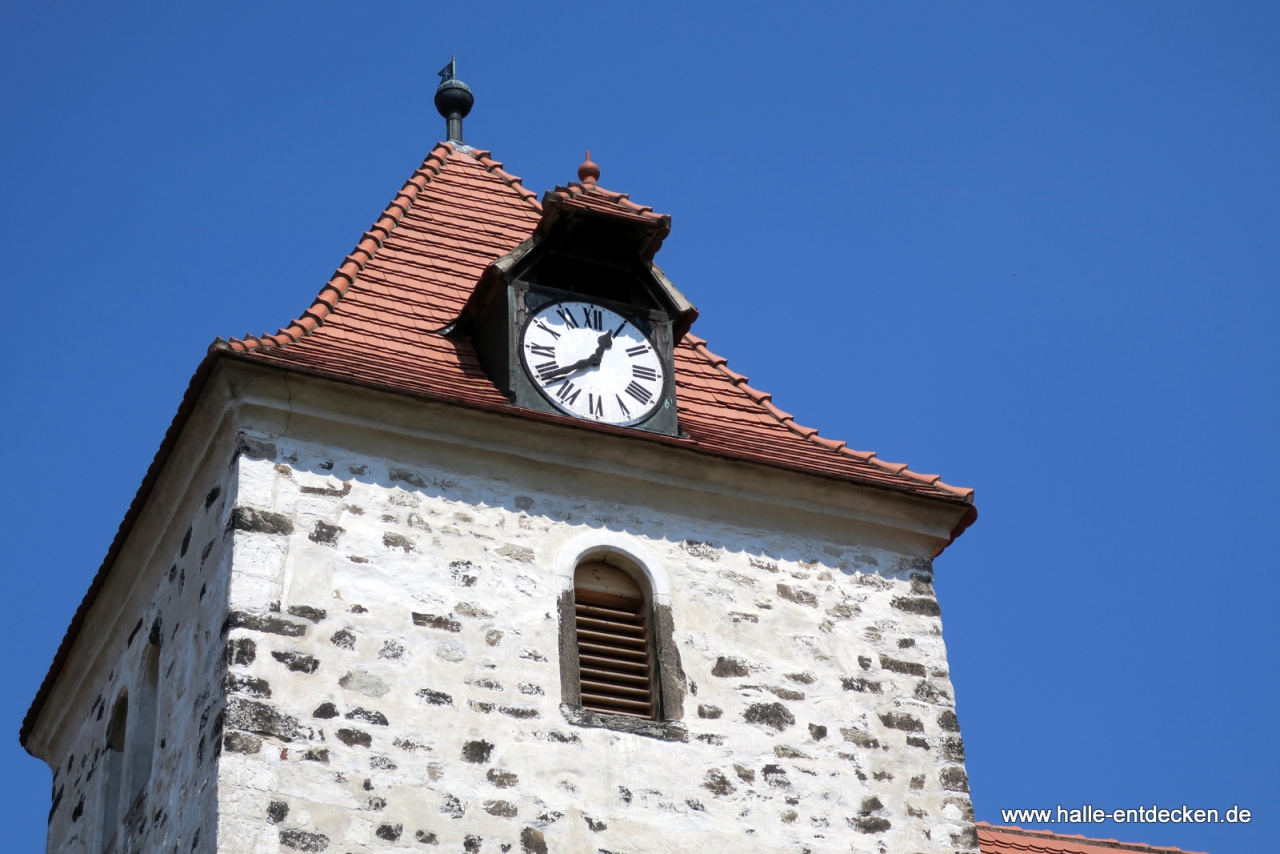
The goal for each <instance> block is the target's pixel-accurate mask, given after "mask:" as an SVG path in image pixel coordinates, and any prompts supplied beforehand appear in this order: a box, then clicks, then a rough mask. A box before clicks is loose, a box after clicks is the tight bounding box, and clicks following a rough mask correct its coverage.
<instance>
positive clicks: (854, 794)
mask: <svg viewBox="0 0 1280 854" xmlns="http://www.w3.org/2000/svg"><path fill="white" fill-rule="evenodd" d="M250 445H251V447H252V453H250V454H246V455H243V456H241V457H240V459H239V463H238V468H237V476H238V483H237V485H236V501H235V505H234V506H233V507H230V506H229V507H228V509H227V511H226V512H225V514H224V515H225V519H226V523H225V524H226V525H227V526H228V527H229V529H230V530H231V531H232V536H233V537H234V560H233V563H232V566H231V577H230V585H229V588H228V590H227V593H226V595H227V600H226V608H227V611H226V617H225V620H223V619H222V617H221V616H220V617H219V620H221V621H222V623H223V625H224V626H225V633H224V636H223V638H222V640H221V643H220V644H217V645H215V646H216V647H217V650H216V655H215V652H214V647H213V646H210V645H209V642H207V641H206V642H202V643H203V645H196V646H193V647H191V652H190V657H191V661H192V663H193V670H195V671H199V672H202V673H203V672H204V670H206V669H207V668H208V667H210V666H211V664H212V662H213V661H214V660H215V658H216V660H217V661H220V662H225V663H226V667H227V671H226V676H225V684H226V689H227V693H226V698H225V704H226V705H225V710H224V713H223V715H222V716H221V717H220V718H218V720H219V721H221V722H222V726H223V729H222V731H221V739H222V741H221V754H220V757H219V758H218V760H217V762H218V791H219V795H218V799H219V803H218V829H217V839H218V851H219V852H234V854H250V852H254V854H267V852H271V854H276V852H280V851H282V850H283V851H328V852H352V854H354V852H375V851H379V852H380V851H402V850H423V851H433V850H440V851H465V852H505V851H528V852H546V851H551V852H597V851H598V852H630V854H640V852H658V851H662V852H665V851H673V850H695V851H718V852H719V851H742V852H749V851H750V852H755V851H797V852H799V851H812V852H819V851H859V852H889V851H891V852H894V853H895V854H898V852H903V854H906V852H916V851H919V852H926V851H944V850H945V851H953V850H957V849H960V850H970V849H975V848H976V838H975V836H974V831H973V824H972V808H971V806H970V803H969V799H968V795H967V781H966V776H965V771H964V762H963V753H964V751H963V746H962V742H961V740H960V735H959V727H958V724H957V721H956V715H955V712H954V705H953V699H952V697H953V691H952V686H951V683H950V680H949V677H948V668H947V659H946V651H945V648H944V645H943V640H942V635H941V623H940V618H939V617H938V608H937V601H936V599H935V598H934V594H933V589H932V583H931V582H932V569H931V565H930V563H929V562H928V561H926V560H922V559H920V558H917V557H910V556H907V555H903V554H898V553H894V552H893V551H890V550H886V549H883V548H873V547H870V546H866V547H856V546H854V547H851V546H849V545H847V544H844V545H841V544H840V542H839V538H838V537H834V536H833V537H832V538H830V539H829V540H824V539H822V538H814V537H812V536H806V537H805V538H804V539H800V538H795V537H790V536H788V535H786V534H784V533H779V532H777V531H770V530H764V529H762V528H759V527H750V526H743V525H735V524H733V523H732V522H731V521H719V522H711V521H707V519H709V518H724V519H726V520H728V519H729V517H730V516H731V514H730V513H728V512H725V513H719V512H717V509H716V508H715V507H708V508H707V512H706V513H705V514H691V513H681V512H677V511H673V510H670V509H664V507H666V506H667V505H665V504H664V503H663V502H661V501H651V500H645V501H637V502H634V503H613V504H609V503H602V502H598V501H590V502H588V501H586V500H583V499H581V498H575V497H573V493H572V491H571V490H567V489H553V488H550V487H549V486H548V485H547V484H541V485H540V484H532V485H530V484H528V483H521V485H519V486H516V487H513V486H511V485H509V482H504V481H503V480H502V479H500V478H486V477H480V476H476V475H474V474H461V473H459V471H457V470H456V469H454V468H452V467H451V466H450V465H449V462H448V460H447V459H441V460H440V461H439V462H438V463H437V464H435V465H433V466H425V465H421V464H415V465H401V464H397V463H396V462H394V461H390V460H385V459H377V458H372V457H361V456H355V455H353V454H351V453H348V452H342V451H338V450H333V449H330V448H327V447H322V446H319V445H307V444H302V443H299V442H292V441H289V442H286V441H283V440H280V439H278V438H275V437H271V436H259V437H258V438H257V439H256V440H253V441H252V442H251V443H250ZM540 487H541V488H540ZM671 506H676V504H675V503H674V502H673V504H672V505H671ZM210 530H212V528H211V529H210ZM597 535H598V536H613V537H628V538H631V539H632V540H633V541H634V542H636V543H637V544H639V546H641V547H643V549H645V550H646V551H647V553H648V554H650V555H652V556H653V557H654V559H655V560H656V562H658V563H660V564H661V570H662V571H663V572H664V573H665V575H666V577H667V578H668V579H669V581H670V587H671V591H670V603H671V615H672V619H673V626H674V631H673V637H674V640H675V644H676V648H677V649H678V652H679V659H680V663H679V666H680V667H681V668H682V669H683V680H682V681H683V683H684V684H685V685H686V686H687V694H686V696H685V697H684V710H685V714H684V718H683V720H681V721H679V722H674V723H670V724H667V725H663V726H655V727H651V728H650V730H649V731H648V732H647V733H645V734H634V733H627V732H619V731H615V730H613V729H609V728H607V727H603V726H600V725H599V724H600V723H601V721H600V720H599V719H598V717H597V716H592V715H589V714H587V715H584V714H582V713H581V712H580V711H575V710H573V709H569V708H566V707H562V705H561V703H560V674H559V626H558V613H557V596H558V594H559V591H560V587H559V585H558V582H557V576H556V566H557V560H558V559H559V556H560V555H561V552H562V551H563V550H564V548H565V544H566V543H569V542H570V541H575V538H579V539H580V538H582V537H584V536H586V537H590V536H597ZM215 539H216V538H215ZM197 540H198V541H199V538H197ZM218 542H221V541H220V540H219V541H218ZM211 555H212V553H211ZM192 584H193V580H191V579H188V581H187V585H188V589H190V586H191V585H192ZM166 619H167V618H166ZM208 630H209V627H208V626H207V625H206V626H205V628H204V629H203V631H205V632H207V631H208ZM224 649H225V654H224V653H223V650H224ZM192 678H193V679H195V678H196V677H194V676H193V677H192ZM200 678H201V679H205V680H207V676H202V677H200ZM190 690H192V691H194V690H195V686H194V685H193V686H192V688H191V689H190ZM197 706H198V704H195V705H192V704H190V703H189V704H188V705H187V707H185V708H184V711H183V714H184V715H186V716H187V717H188V719H187V722H186V726H187V730H186V732H187V738H188V739H190V742H189V743H190V744H199V743H201V742H200V741H199V739H198V738H197V736H198V735H199V734H201V733H202V731H201V730H200V729H199V726H198V725H199V720H198V715H197V719H191V718H190V716H191V715H193V714H195V713H197V712H200V709H199V708H197ZM84 749H85V748H84V747H82V748H81V751H82V752H83V751H84ZM194 752H195V750H194V749H193V750H192V753H194ZM194 759H195V757H194V756H192V757H188V758H187V759H186V760H185V761H186V762H187V763H190V762H192V761H193V760H194ZM79 761H80V760H78V759H77V762H79ZM182 767H184V768H185V767H186V766H185V765H184V766H182ZM201 767H203V766H201ZM187 773H188V776H190V772H187ZM184 779H185V778H184ZM191 779H194V778H191ZM64 810H65V808H64ZM59 850H61V849H59ZM68 850H69V849H68ZM148 850H150V849H148ZM156 850H160V849H156ZM184 850H185V847H184Z"/></svg>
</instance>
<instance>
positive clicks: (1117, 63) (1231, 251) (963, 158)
mask: <svg viewBox="0 0 1280 854" xmlns="http://www.w3.org/2000/svg"><path fill="white" fill-rule="evenodd" d="M1278 37H1280V6H1276V5H1275V4H1269V3H1184V2H1072V3H1066V2H1018V3H1015V2H945V3H944V2H935V3H911V2H896V3H892V4H889V3H874V4H873V3H840V4H830V5H819V4H784V5H781V6H780V5H779V4H757V5H752V4H722V5H717V4H703V5H700V6H699V7H697V8H689V4H667V3H648V4H643V5H641V4H628V5H627V6H626V7H625V9H624V7H623V6H622V5H621V4H601V3H592V4H586V3H583V4H561V5H555V6H551V5H550V4H527V3H499V2H494V3H486V4H472V5H457V4H455V5H452V6H441V5H440V4H426V3H410V2H386V3H378V4H364V3H362V4H356V3H336V2H318V3H298V2H270V3H254V4H248V3H232V2H228V3H221V4H217V5H216V6H212V5H206V6H204V7H198V6H196V5H195V4H172V3H151V4H146V3H116V4H109V6H104V5H103V4H90V3H84V2H38V3H31V4H23V5H19V4H16V3H7V4H3V5H0V107H2V108H3V121H0V199H2V200H3V202H4V204H3V205H0V235H3V241H4V248H5V252H4V270H5V272H6V277H5V289H4V293H5V296H6V299H5V310H6V317H5V328H6V329H7V330H8V332H7V341H8V346H6V347H5V348H4V350H3V355H2V356H0V359H3V364H2V367H3V370H2V372H0V376H2V377H3V380H2V382H3V394H4V398H5V399H7V400H9V401H10V403H9V404H8V406H7V407H6V410H7V411H8V412H9V413H10V414H9V416H8V417H7V418H5V419H3V422H2V423H0V430H2V431H3V441H4V443H5V446H6V447H7V448H9V454H10V455H9V458H8V459H9V462H8V463H7V465H6V470H7V471H8V475H7V476H6V481H7V487H8V488H6V489H5V490H3V497H2V498H0V500H2V501H3V514H4V516H3V518H4V520H5V524H4V527H3V537H4V541H3V542H4V553H5V557H6V560H5V564H4V566H5V582H6V585H7V588H8V593H9V596H8V601H9V603H10V604H9V605H7V606H4V607H3V610H2V611H0V613H2V614H3V619H0V673H3V676H4V680H5V691H4V692H3V694H0V732H8V733H9V734H10V736H9V737H8V738H7V739H0V824H2V825H3V826H4V827H5V828H6V839H7V840H8V841H7V845H6V848H7V849H8V850H15V851H18V850H22V851H35V850H39V848H40V847H41V846H42V845H43V839H44V815H45V813H46V811H47V809H48V782H49V775H48V772H47V771H46V770H45V768H44V766H43V765H42V764H41V763H39V762H38V761H36V760H34V759H32V758H30V757H29V756H27V755H26V754H25V753H24V752H23V751H22V750H21V748H20V747H19V746H18V744H17V738H16V733H17V729H18V724H19V722H20V720H21V717H22V714H23V713H24V712H25V710H26V707H27V705H28V703H29V701H30V699H31V697H32V696H33V694H34V692H35V690H36V687H37V685H38V684H39V681H40V679H41V677H42V676H43V674H44V671H45V669H46V667H47V666H48V663H49V661H50V660H51V658H52V656H53V653H54V650H55V648H56V646H57V643H58V640H59V638H60V637H61V636H62V633H63V631H64V629H65V627H66V624H67V622H68V621H69V619H70V617H71V615H72V613H73V611H74V609H75V606H76V604H77V603H78V602H79V600H80V597H81V596H82V594H83V592H84V590H85V588H86V587H87V585H88V582H89V579H90V577H91V576H92V574H93V572H94V571H95V570H96V568H97V566H98V564H99V563H100V561H101V559H102V556H103V554H104V553H105V551H106V548H107V546H108V544H109V542H110V540H111V537H112V535H113V533H114V531H115V528H116V526H117V525H118V524H119V521H120V519H121V518H122V516H123V514H124V511H125V508H126V507H127V505H128V502H129V500H130V499H131V497H132V495H133V492H134V490H135V489H136V488H137V485H138V483H139V482H140V480H141V478H142V475H143V473H144V471H145V469H146V466H147V464H148V462H149V461H150V459H151V456H152V455H153V453H154V452H155V449H156V447H157V446H158V445H159V442H160V439H161V436H162V435H163V432H164V429H165V427H166V426H167V424H168V422H169V420H170V418H171V417H172V415H173V412H174V411H175V409H176V407H177V404H178V401H179V399H180V396H181V393H182V390H183V388H184V387H185V385H186V382H187V380H188V378H189V376H190V374H191V371H192V370H193V369H194V368H195V366H196V364H197V363H198V361H199V360H200V358H201V356H202V355H203V353H204V350H205V347H206V346H207V345H208V343H209V342H210V341H212V340H213V338H214V337H216V336H219V335H222V336H229V335H239V334H243V333H245V332H255V333H257V332H263V331H269V330H274V329H275V328H276V327H278V326H280V325H282V324H283V323H285V322H287V320H288V319H290V318H292V317H295V316H296V315H297V314H298V313H299V312H300V310H301V309H302V308H303V307H304V306H305V305H306V304H307V303H309V301H310V299H311V298H312V297H313V296H314V294H315V293H316V292H317V290H318V288H319V286H320V285H321V284H322V283H323V282H324V281H325V280H326V279H327V278H328V275H329V274H330V273H331V272H332V270H333V268H334V267H335V266H337V264H338V263H339V262H340V261H341V259H342V257H343V256H344V255H345V254H346V253H347V252H348V251H349V250H350V248H351V247H352V246H353V245H354V244H355V242H356V241H357V239H358V238H359V236H360V234H361V233H362V232H363V230H364V229H365V228H367V227H368V225H369V224H370V223H371V222H372V221H373V219H374V218H375V216H376V215H377V213H378V212H379V211H380V210H381V209H382V208H383V207H384V205H385V204H386V202H387V201H388V200H389V199H390V198H391V196H392V195H393V194H394V192H395V191H396V190H397V189H398V188H399V187H400V185H401V184H402V183H403V181H404V180H405V178H406V177H407V176H408V175H409V174H410V173H411V172H412V170H413V169H414V168H415V167H416V166H417V165H418V163H419V162H420V161H421V159H422V157H423V156H424V155H425V153H426V152H427V151H428V150H429V148H430V147H431V145H432V144H433V143H434V142H435V140H436V139H438V138H439V136H440V135H441V133H442V130H443V121H442V120H441V119H440V118H439V117H438V116H437V115H436V113H435V111H434V109H433V108H432V106H431V93H432V91H433V90H434V86H435V83H436V77H435V76H434V73H435V71H436V70H437V69H438V68H440V66H442V65H443V64H444V63H445V62H446V61H447V60H448V58H449V56H450V55H451V54H455V53H456V54H457V55H458V61H459V72H460V76H461V77H462V78H463V79H464V80H466V81H467V82H468V83H469V84H470V85H471V86H472V88H473V89H474V90H475V92H476V99H477V103H476V107H475V110H474V112H473V114H472V116H471V117H470V118H469V119H468V120H467V123H466V133H467V139H468V141H469V142H471V143H472V144H474V145H477V146H480V147H484V148H489V149H491V150H492V151H493V152H494V156H495V157H496V158H497V159H499V160H502V161H504V162H505V163H506V167H507V169H508V170H509V171H511V172H514V173H515V174H517V175H521V176H522V177H524V179H525V182H526V184H527V185H528V186H529V187H531V188H532V189H535V190H538V191H541V190H543V189H546V188H549V187H551V186H554V185H555V184H556V183H557V182H563V181H566V180H568V179H571V178H572V177H573V176H574V171H575V168H576V166H577V164H578V163H579V162H580V161H581V159H582V153H583V150H584V149H587V148H590V149H591V151H592V155H593V158H594V159H595V160H596V161H597V162H598V163H599V164H600V165H601V169H602V172H603V174H602V177H601V184H602V185H603V186H606V187H609V188H610V189H616V190H622V191H625V192H629V193H631V194H632V197H633V198H635V199H636V200H638V201H640V202H642V203H645V204H651V205H653V206H654V207H655V208H657V209H658V210H660V211H662V212H665V213H670V214H672V215H673V217H674V230H673V233H672V236H671V238H670V239H669V240H668V241H667V243H666V245H665V247H664V249H663V251H662V254H661V256H660V257H659V259H658V260H659V262H660V263H661V264H662V265H663V267H664V269H665V270H666V271H667V273H668V274H669V275H670V276H671V278H672V279H673V280H674V281H675V282H676V283H677V285H678V286H680V287H681V288H682V289H683V290H684V291H685V292H686V293H687V294H688V295H689V296H690V298H691V299H692V300H693V301H694V302H695V303H696V304H697V305H698V307H699V309H700V310H701V312H702V317H701V319H700V320H699V321H698V323H697V324H696V326H695V328H694V331H695V332H696V333H697V334H699V335H701V336H702V337H705V338H707V339H708V340H709V342H710V346H711V348H712V349H713V350H714V351H716V352H718V353H721V354H723V355H725V356H727V357H728V358H729V359H730V366H731V367H732V368H734V369H735V370H738V371H740V372H742V373H745V374H747V375H749V376H750V377H751V382H752V385H753V386H755V387H757V388H762V389H765V390H768V391H771V392H773V394H774V399H775V402H776V403H777V404H778V405H779V406H781V407H782V408H783V409H785V410H787V411H789V412H793V413H795V414H796V416H797V420H798V421H800V422H801V423H804V424H809V425H813V426H816V427H819V428H820V429H821V431H822V434H823V435H825V436H830V437H835V438H841V439H847V440H848V441H849V444H850V445H851V446H853V447H855V448H859V449H865V450H875V451H877V452H879V453H880V455H881V456H882V457H883V458H885V459H888V460H894V461H905V462H908V463H910V464H911V466H912V468H913V469H915V470H917V471H926V472H940V473H941V474H942V475H943V477H944V479H945V480H947V481H949V482H951V483H956V484H962V485H966V486H973V487H975V488H976V489H977V496H978V505H979V508H980V510H981V514H982V515H981V518H980V520H979V521H978V523H977V525H976V526H975V527H974V528H972V529H971V530H970V531H969V532H968V533H966V534H965V535H964V537H963V538H962V539H961V540H960V541H959V542H957V543H956V544H955V545H954V546H953V547H952V548H951V549H950V550H949V551H948V552H947V553H946V554H945V555H944V556H943V557H942V558H941V559H940V560H939V561H938V562H937V574H938V585H937V586H938V590H939V594H940V596H941V600H942V607H943V616H944V627H945V634H946V639H947V642H948V648H949V651H950V657H951V664H952V669H953V680H954V682H955V687H956V692H957V701H958V710H959V715H960V720H961V724H962V726H963V732H964V736H965V741H966V745H967V750H968V768H969V774H970V779H971V782H972V785H973V798H974V803H975V806H976V808H977V812H978V817H979V818H982V819H986V820H988V821H992V822H995V823H999V822H1000V815H999V810H1000V809H1001V808H1014V807H1042V806H1048V807H1052V806H1054V805H1057V804H1064V805H1068V804H1070V805H1078V804H1081V803H1089V804H1094V805H1099V806H1104V807H1106V808H1112V807H1117V806H1119V807H1130V806H1133V807H1136V806H1138V805H1139V804H1145V805H1148V806H1149V805H1151V804H1152V802H1157V803H1159V804H1160V805H1161V806H1181V805H1182V804H1184V803H1185V804H1188V805H1189V806H1191V807H1193V808H1195V807H1216V808H1219V809H1223V810H1225V809H1226V808H1228V807H1230V806H1232V805H1233V804H1238V805H1240V806H1243V807H1247V808H1250V809H1252V810H1253V811H1254V815H1255V818H1254V820H1253V822H1252V823H1251V824H1249V825H1247V826H1227V825H1216V826H1200V827H1191V826H1172V825H1164V826H1160V825H1142V826H1138V827H1116V826H1115V825H1111V824H1108V825H1105V826H1102V827H1101V828H1098V827H1088V826H1080V825H1076V826H1071V825H1058V826H1056V828H1055V829H1057V830H1060V831H1062V832H1068V833H1085V834H1091V835H1102V836H1113V837H1118V838H1121V839H1126V840H1141V841H1147V842H1151V843H1159V844H1165V845H1177V846H1180V847H1183V848H1187V849H1194V850H1207V851H1211V852H1214V854H1245V853H1246V852H1250V853H1251V852H1257V851H1261V850H1264V849H1265V848H1267V847H1268V844H1267V843H1265V841H1264V840H1266V839H1272V840H1273V842H1274V839H1275V837H1276V834H1277V832H1278V831H1280V822H1278V821H1277V818H1276V807H1275V805H1276V803H1278V802H1280V784H1278V783H1277V775H1276V774H1275V772H1274V769H1275V767H1276V766H1277V764H1278V761H1280V749H1278V747H1280V745H1278V741H1277V735H1276V724H1277V723H1278V721H1277V714H1276V711H1275V710H1276V705H1277V700H1280V696H1278V695H1280V691H1278V689H1277V686H1278V685H1280V679H1278V678H1277V677H1278V676H1280V673H1278V669H1280V668H1278V667H1277V650H1278V648H1280V645H1278V644H1277V641H1276V637H1275V628H1276V623H1277V620H1276V618H1275V615H1274V610H1275V608H1276V603H1277V601H1278V597H1277V592H1278V591H1277V587H1278V586H1280V584H1278V582H1277V572H1276V570H1277V569H1278V568H1280V567H1278V566H1277V563H1278V561H1277V557H1276V554H1275V548H1274V546H1273V544H1272V543H1271V542H1270V536H1272V535H1274V532H1275V531H1276V530H1277V525H1276V522H1275V519H1276V516H1277V512H1278V511H1280V498H1278V497H1277V496H1278V495H1280V491H1278V490H1277V489H1276V487H1275V484H1276V482H1277V480H1278V478H1280V454H1278V453H1277V450H1276V439H1277V434H1278V432H1280V431H1277V428H1276V423H1277V415H1278V414H1280V406H1278V401H1277V397H1278V394H1277V392H1278V389H1280V381H1278V379H1280V371H1278V368H1280V343H1278V342H1280V336H1278V335H1277V332H1276V330H1277V321H1278V320H1280V298H1278V297H1277V278H1278V273H1280V252H1278V251H1277V235H1280V204H1278V202H1277V199H1278V198H1280V157H1278V156H1277V155H1280V151H1278V150H1277V149H1278V147H1280V142H1278V141H1280V98H1277V93H1278V92H1280V51H1277V50H1276V49H1275V45H1276V43H1277V39H1278ZM1268 531H1270V532H1272V534H1270V535H1269V534H1268V533H1267V532H1268Z"/></svg>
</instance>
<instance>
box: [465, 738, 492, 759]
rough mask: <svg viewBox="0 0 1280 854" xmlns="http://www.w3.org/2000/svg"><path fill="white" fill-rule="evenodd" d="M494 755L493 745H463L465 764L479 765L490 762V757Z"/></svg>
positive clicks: (486, 742)
mask: <svg viewBox="0 0 1280 854" xmlns="http://www.w3.org/2000/svg"><path fill="white" fill-rule="evenodd" d="M491 753H493V744H492V743H490V742H488V741H484V740H483V739H480V740H477V741H468V742H467V743H466V744H464V745H462V759H463V761H464V762H473V763H475V764H477V765H479V764H483V763H485V762H488V761H489V755H490V754H491Z"/></svg>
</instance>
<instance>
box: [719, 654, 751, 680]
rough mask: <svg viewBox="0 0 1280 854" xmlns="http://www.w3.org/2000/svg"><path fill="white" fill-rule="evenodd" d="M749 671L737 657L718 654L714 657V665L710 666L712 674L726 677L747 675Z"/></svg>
mask: <svg viewBox="0 0 1280 854" xmlns="http://www.w3.org/2000/svg"><path fill="white" fill-rule="evenodd" d="M750 674H751V671H750V670H748V669H747V665H746V664H745V663H744V662H743V661H741V660H739V659H737V658H727V657H725V656H723V655H722V656H720V657H719V658H717V659H716V666H715V667H713V668H711V675H712V676H719V677H721V678H728V677H731V676H749V675H750Z"/></svg>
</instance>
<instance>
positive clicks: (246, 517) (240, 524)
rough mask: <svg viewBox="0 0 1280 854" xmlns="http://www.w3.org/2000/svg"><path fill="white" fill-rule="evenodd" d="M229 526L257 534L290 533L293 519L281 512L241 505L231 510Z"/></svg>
mask: <svg viewBox="0 0 1280 854" xmlns="http://www.w3.org/2000/svg"><path fill="white" fill-rule="evenodd" d="M231 527H232V528H233V529H235V530H237V531H250V532H253V533H258V534H292V533H293V521H292V520H291V519H290V518H289V517H288V516H285V515H284V514H282V513H272V512H271V511H270V510H259V509H257V508H256V507H245V506H243V505H241V506H238V507H235V508H233V509H232V510H231Z"/></svg>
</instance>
